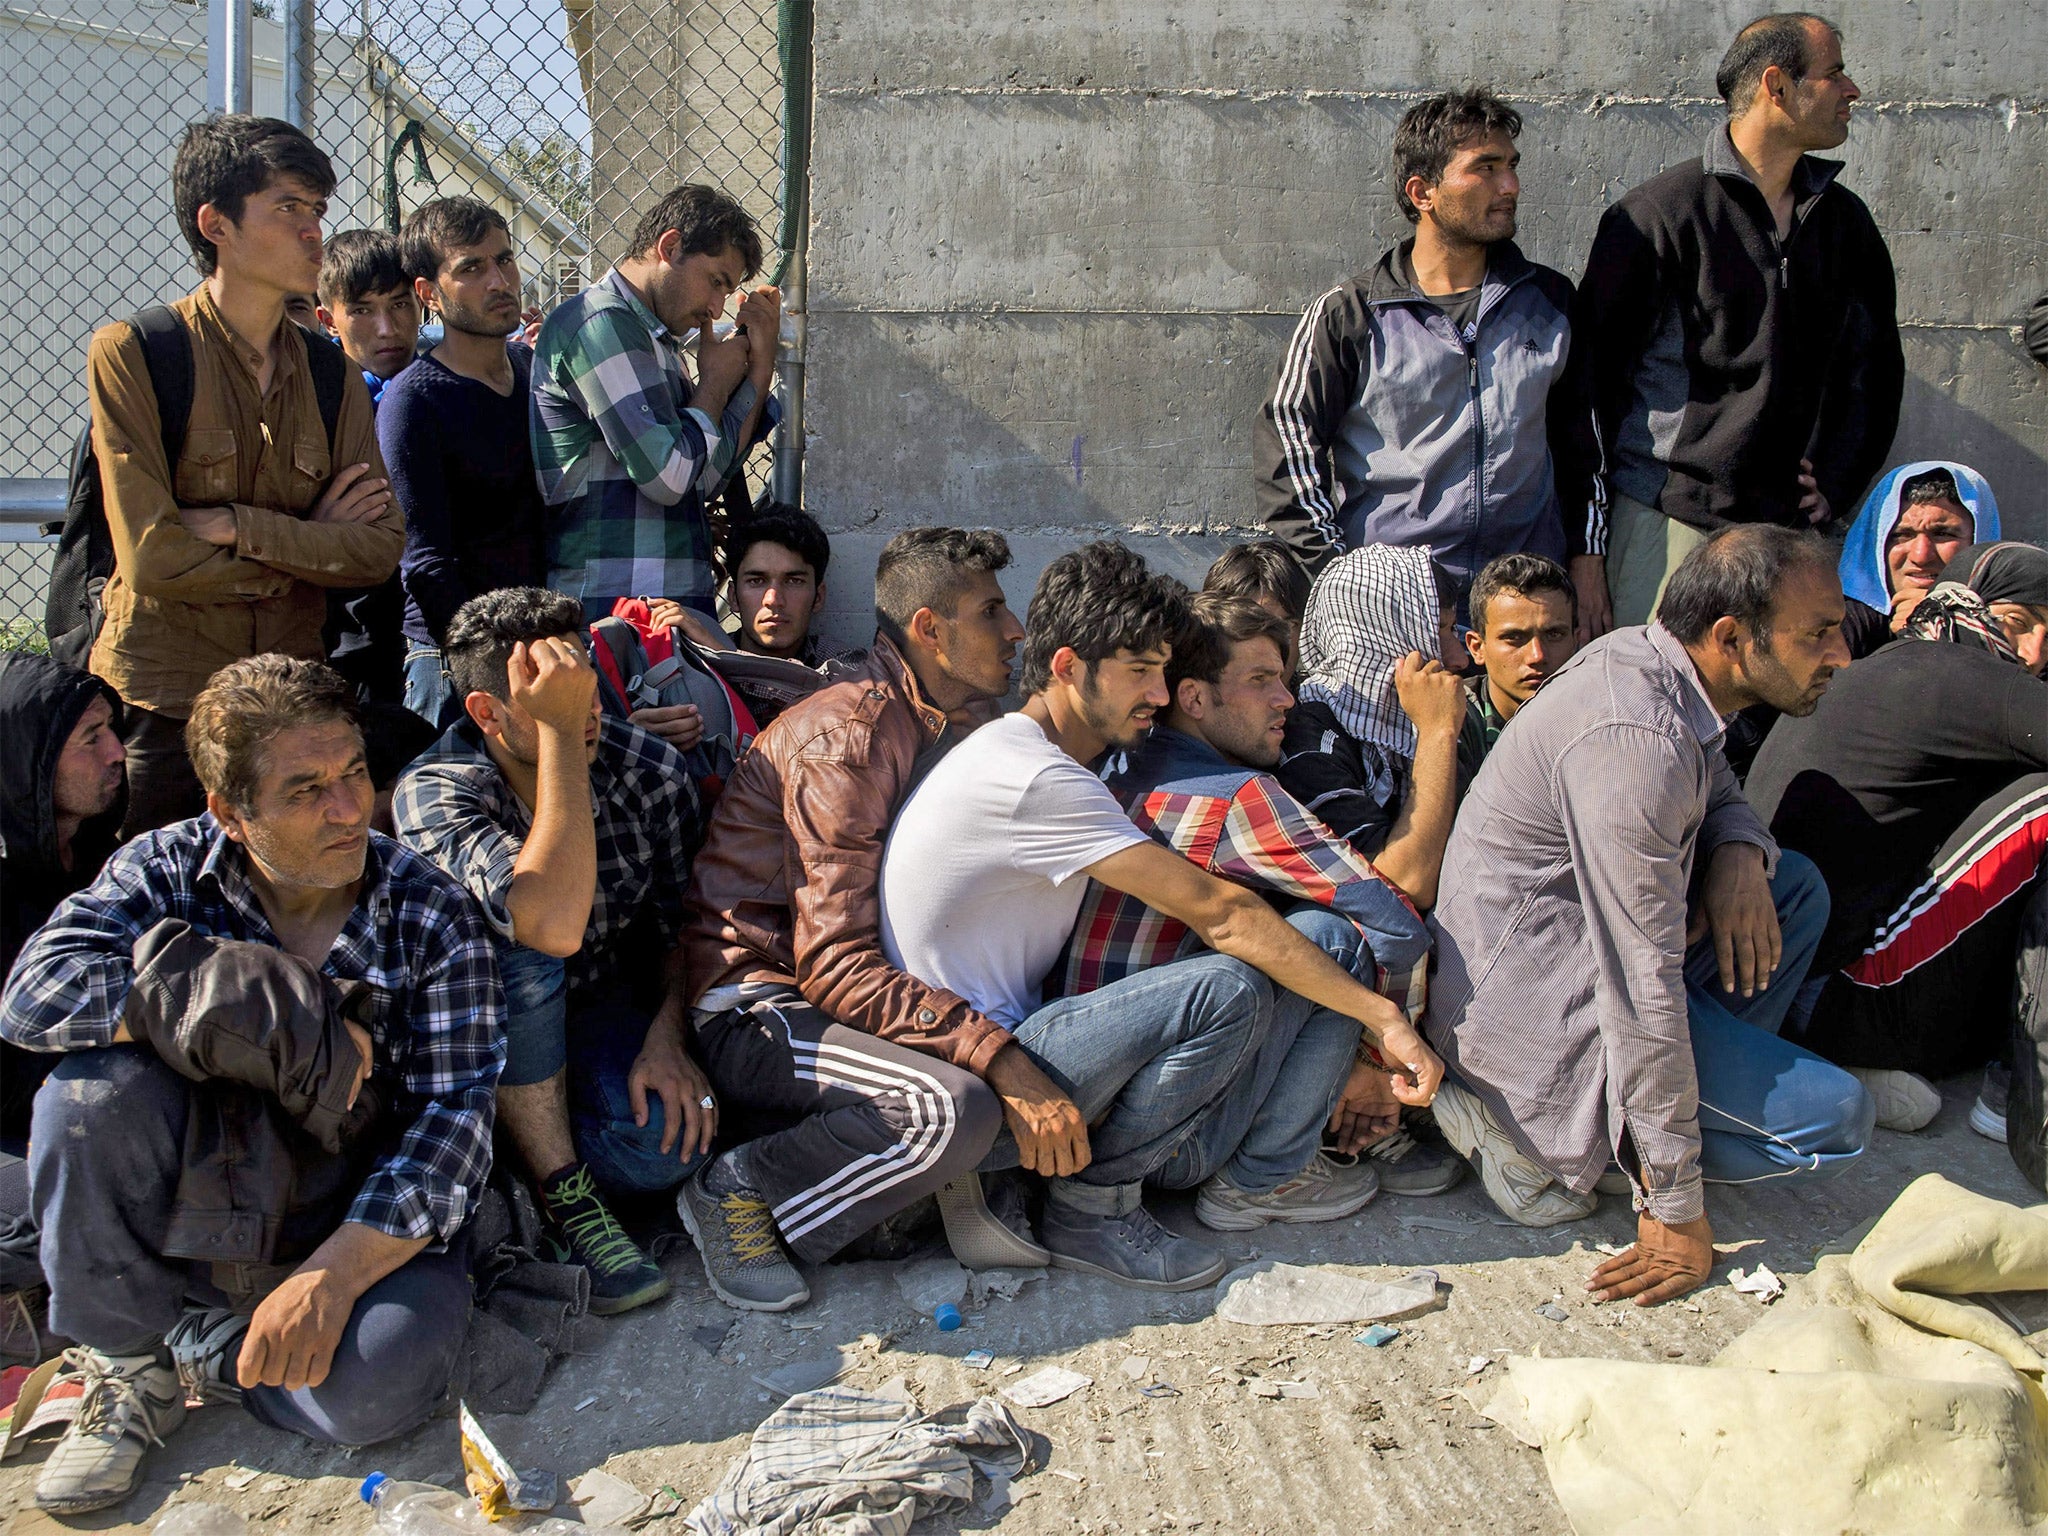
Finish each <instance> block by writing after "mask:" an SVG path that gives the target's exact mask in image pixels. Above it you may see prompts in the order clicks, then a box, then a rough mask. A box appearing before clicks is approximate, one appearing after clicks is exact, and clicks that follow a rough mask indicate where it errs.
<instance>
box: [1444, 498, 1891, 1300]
mask: <svg viewBox="0 0 2048 1536" xmlns="http://www.w3.org/2000/svg"><path fill="white" fill-rule="evenodd" d="M1841 626H1842V589H1841V586H1840V585H1839V583H1838V582H1837V581H1836V579H1835V572H1834V557H1833V554H1832V552H1831V550H1830V549H1829V547H1828V546H1827V545H1826V544H1825V543H1823V542H1822V541H1821V540H1820V539H1819V538H1818V537H1817V536H1815V535H1812V534H1807V533H1795V532H1793V531H1791V530H1789V529H1784V528H1776V527H1771V526H1768V525H1762V524H1751V525H1747V526H1742V527H1735V528H1730V529H1727V530H1725V531H1724V532H1722V533H1720V534H1717V535H1715V536H1714V537H1713V538H1711V539H1709V540H1707V541H1706V542H1705V543H1703V544H1701V545H1700V546H1698V547H1697V548H1696V549H1694V551H1693V552H1692V553H1691V554H1689V555H1688V556H1686V558H1685V560H1684V561H1683V562H1682V563H1681V564H1680V566H1679V568H1678V570H1677V571H1676V572H1674V573H1673V574H1672V577H1671V580H1670V582H1669V583H1668V584H1667V585H1666V587H1665V590H1664V597H1663V605H1662V608H1661V610H1660V616H1659V619H1658V622H1656V623H1655V624H1652V625H1650V626H1648V627H1647V628H1641V627H1630V628H1626V629H1620V630H1616V631H1614V632H1612V633H1611V634H1609V635H1607V636H1605V637H1603V638H1601V639H1599V640H1596V641H1594V642H1593V643H1592V644H1590V645H1589V646H1587V647H1586V649H1584V650H1583V651H1581V652H1579V654H1578V655H1577V656H1574V657H1573V658H1572V660H1571V662H1570V663H1569V664H1568V665H1566V666H1565V667H1564V669H1563V670H1562V671H1560V672H1559V673H1558V674H1557V676H1555V677H1553V678H1552V679H1551V680H1550V681H1549V682H1547V683H1545V684H1544V685H1543V689H1542V691H1541V692H1540V693H1538V694H1537V696H1536V698H1535V699H1534V700H1533V701H1532V702H1531V703H1530V704H1529V705H1528V706H1527V707H1526V708H1524V709H1523V710H1522V711H1521V714H1520V716H1519V718H1518V719H1517V721H1516V724H1515V728H1514V730H1512V731H1510V732H1507V733H1506V734H1504V735H1503V736H1502V737H1501V739H1500V741H1499V743H1498V744H1497V745H1496V746H1495V748H1494V750H1493V755H1492V756H1491V757H1489V758H1488V759H1487V762H1486V768H1485V771H1484V772H1482V773H1481V774H1480V775H1479V781H1478V782H1477V783H1476V784H1475V785H1473V787H1472V792H1471V794H1470V795H1468V796H1467V797H1466V800H1465V804H1464V806H1463V808H1462V809H1461V810H1460V812H1459V814H1458V826H1457V830H1456V831H1455V832H1453V833H1452V834H1451V846H1450V851H1449V853H1448V854H1447V855H1446V857H1445V859H1444V878H1443V892H1442V899H1441V900H1440V901H1439V902H1438V904H1437V909H1436V913H1435V915H1434V916H1433V918H1432V919H1431V924H1430V926H1431V927H1432V928H1433V929H1434V930H1435V932H1436V940H1437V971H1436V976H1435V978H1434V980H1433V982H1432V985H1431V992H1430V1004H1429V1012H1428V1016H1427V1018H1426V1020H1425V1024H1426V1027H1427V1029H1428V1032H1429V1038H1430V1041H1431V1042H1432V1043H1433V1044H1434V1045H1436V1047H1437V1048H1438V1049H1439V1050H1441V1051H1442V1052H1443V1053H1444V1059H1445V1061H1446V1063H1447V1064H1448V1067H1449V1072H1450V1074H1451V1075H1450V1076H1447V1077H1446V1079H1445V1082H1444V1086H1443V1091H1442V1092H1441V1093H1440V1094H1439V1095H1438V1096H1437V1102H1436V1122H1437V1125H1438V1127H1439V1128H1440V1129H1441V1130H1442V1131H1443V1133H1444V1135H1445V1137H1446V1138H1447V1139H1448V1140H1449V1141H1450V1143H1451V1145H1452V1146H1454V1147H1456V1148H1457V1149H1458V1150H1459V1151H1460V1152H1462V1153H1464V1154H1465V1156H1466V1157H1467V1158H1469V1159H1471V1160H1472V1161H1473V1162H1474V1163H1475V1164H1476V1166H1477V1167H1478V1169H1479V1173H1480V1176H1481V1179H1482V1181H1483V1182H1484V1184H1485V1186H1486V1192H1487V1194H1488V1195H1489V1196H1491V1197H1492V1199H1493V1202H1494V1204H1496V1205H1497V1206H1499V1207H1500V1209H1501V1210H1502V1211H1503V1212H1504V1213H1506V1214H1507V1215H1509V1216H1511V1217H1513V1218H1514V1219H1515V1220H1516V1221H1519V1222H1522V1223H1524V1224H1525V1225H1528V1226H1550V1225H1554V1224H1556V1223H1558V1222H1563V1221H1571V1220H1575V1219H1577V1218H1578V1217H1581V1216H1584V1215H1586V1214H1588V1213H1589V1212H1590V1211H1591V1210H1592V1209H1593V1205H1594V1188H1595V1185H1596V1184H1597V1183H1599V1182H1600V1181H1601V1180H1602V1178H1603V1176H1604V1175H1605V1174H1606V1172H1607V1170H1608V1168H1609V1167H1610V1165H1611V1164H1615V1163H1618V1164H1619V1165H1620V1168H1621V1170H1622V1174H1625V1175H1626V1178H1627V1180H1628V1183H1629V1185H1630V1186H1631V1187H1632V1188H1633V1189H1634V1191H1635V1194H1636V1205H1637V1209H1638V1211H1639V1213H1640V1214H1639V1216H1638V1218H1637V1237H1636V1243H1635V1246H1634V1247H1632V1248H1631V1249H1629V1250H1628V1252H1626V1253H1624V1254H1621V1255H1619V1256H1617V1257H1615V1258H1613V1259H1610V1260H1608V1261H1607V1262H1606V1263H1604V1264H1602V1265H1601V1266H1600V1267H1599V1268H1598V1269H1597V1270H1595V1271H1594V1273H1593V1278H1592V1280H1591V1282H1590V1284H1589V1286H1588V1289H1590V1290H1593V1291H1595V1292H1596V1294H1597V1297H1598V1299H1599V1300H1602V1301H1609V1300H1613V1299H1615V1298H1617V1297H1622V1296H1633V1297H1635V1298H1636V1300H1637V1301H1638V1302H1639V1303H1641V1304H1644V1305H1647V1304H1649V1303H1651V1302H1656V1301H1663V1300H1665V1299H1667V1298H1669V1297H1672V1296H1677V1295H1680V1294H1682V1293H1684V1292H1686V1291H1689V1290H1691V1289H1692V1288H1693V1287H1695V1286H1697V1285H1699V1284H1700V1283H1701V1282H1702V1281H1703V1280H1705V1279H1706V1277H1707V1273H1708V1271H1709V1270H1710V1269H1711V1268H1712V1267H1713V1262H1714V1247H1713V1232H1712V1229H1711V1227H1710V1226H1709V1224H1708V1221H1707V1214H1706V1205H1705V1200H1704V1196H1703V1192H1702V1188H1701V1184H1702V1180H1708V1179H1710V1180H1713V1181H1715V1182H1717V1183H1731V1184H1741V1183H1752V1182H1760V1181H1764V1180H1773V1181H1776V1180H1783V1179H1787V1178H1792V1177H1796V1176H1805V1175H1819V1174H1828V1173H1834V1172H1837V1171H1839V1170H1840V1169H1841V1168H1842V1167H1843V1166H1844V1165H1845V1164H1847V1163H1848V1162H1849V1161H1850V1160H1851V1159H1853V1158H1855V1157H1856V1156H1857V1155H1858V1154H1859V1153H1861V1152H1862V1150H1863V1147H1864V1144H1865V1141H1866V1140H1867V1138H1868V1136H1869V1132H1870V1121H1871V1112H1872V1111H1871V1104H1870V1098H1869V1096H1868V1095H1867V1094H1866V1093H1864V1091H1863V1089H1862V1086H1861V1085H1860V1084H1858V1083H1857V1081H1856V1080H1855V1079H1854V1078H1852V1077H1851V1076H1849V1074H1848V1073H1846V1072H1844V1071H1842V1070H1841V1069H1840V1068H1839V1067H1834V1066H1830V1065H1829V1064H1828V1063H1827V1062H1825V1061H1823V1060H1821V1059H1820V1058H1819V1057H1818V1056H1815V1055H1813V1054H1812V1053H1811V1052H1809V1051H1803V1050H1801V1049H1800V1048H1799V1047H1797V1046H1795V1045H1792V1044H1789V1043H1787V1042H1786V1041H1784V1040H1781V1039H1780V1038H1779V1037H1778V1030H1779V1028H1780V1026H1781V1025H1782V1024H1783V1023H1784V1021H1785V1015H1786V1010H1787V1009H1788V1008H1790V1006H1791V1004H1792V998H1793V994H1794V993H1796V992H1797V991H1798V989H1799V984H1800V982H1801V981H1802V980H1803V979H1804V978H1805V975H1806V967H1807V963H1808V961H1809V960H1811V959H1812V957H1813V952H1814V946H1815V945H1816V944H1818V943H1819V941H1820V935H1821V930H1822V928H1823V927H1824V926H1825V925H1826V923H1827V911H1828V895H1827V887H1826V886H1825V885H1823V884H1822V883H1821V879H1820V876H1819V874H1818V872H1816V871H1815V869H1814V867H1813V865H1812V864H1810V863H1809V862H1807V861H1806V860H1805V859H1803V858H1801V857H1800V856H1799V855H1798V854H1796V853H1787V854H1782V855H1781V854H1780V853H1779V852H1778V848H1777V845H1776V844H1775V843H1773V842H1772V841H1771V837H1770V834H1769V833H1767V832H1766V831H1765V830H1764V828H1763V824H1762V823H1761V822H1760V821H1759V820H1758V819H1757V817H1756V814H1755V813H1754V812H1753V811H1751V810H1750V808H1749V806H1748V804H1747V803H1746V802H1745V801H1744V800H1743V798H1742V793H1741V791H1740V790H1739V789H1738V788H1737V787H1736V784H1735V779H1734V775H1733V774H1732V773H1731V772H1730V771H1729V768H1728V765H1727V763H1726V762H1725V761H1723V760H1722V758H1721V754H1720V752H1719V750H1718V746H1717V743H1718V741H1719V739H1720V735H1721V729H1722V721H1723V720H1724V718H1725V717H1726V716H1728V715H1731V714H1733V713H1734V712H1735V711H1736V710H1738V709H1742V708H1744V707H1746V706H1748V705H1750V704H1754V703H1758V702H1763V703H1768V704H1770V705H1772V706H1774V707H1775V708H1777V709H1780V710H1783V711H1784V712H1785V713H1786V714H1790V715H1804V714H1810V713H1812V711H1813V707H1814V705H1815V704H1816V703H1817V702H1819V700H1820V696H1821V694H1822V692H1823V691H1824V690H1825V689H1826V688H1827V686H1828V680H1829V678H1830V677H1831V676H1832V675H1833V673H1834V671H1835V669H1836V668H1837V667H1840V666H1842V665H1844V664H1845V663H1846V662H1847V660H1848V648H1847V647H1846V646H1845V645H1844V644H1843V642H1842V635H1841ZM1696 860H1698V864H1697V867H1696V863H1695V861H1696ZM1696 876H1697V878H1695V877H1696ZM1617 1177H1619V1175H1617Z"/></svg>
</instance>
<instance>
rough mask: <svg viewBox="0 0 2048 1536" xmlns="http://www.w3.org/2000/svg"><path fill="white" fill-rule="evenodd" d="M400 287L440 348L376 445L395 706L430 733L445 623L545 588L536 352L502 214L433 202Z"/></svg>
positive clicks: (445, 708) (393, 402) (450, 702)
mask: <svg viewBox="0 0 2048 1536" xmlns="http://www.w3.org/2000/svg"><path fill="white" fill-rule="evenodd" d="M402 254H403V257H404V261H405V271H406V275H407V276H408V277H409V278H410V279H411V281H412V284H413V287H414V290H415V292H416V294H417V297H418V299H419V302H420V304H421V306H422V307H423V308H427V309H431V310H432V311H433V312H434V313H435V314H437V315H439V316H440V317H441V328H442V337H441V341H440V344H439V345H438V346H436V347H435V348H434V350H433V351H431V352H429V353H428V354H427V355H426V356H424V357H422V358H421V359H419V361H418V362H416V363H414V364H413V366H412V367H410V368H408V369H407V370H406V371H405V374H404V376H403V377H402V378H400V379H397V380H395V381H394V382H393V383H392V386H391V390H390V393H389V395H388V396H387V397H386V399H385V402H384V405H383V408H382V409H381V410H380V411H379V412H378V414H377V442H378V445H379V446H380V447H381V448H382V449H383V451H384V462H385V464H386V465H387V466H389V468H390V470H391V488H392V490H393V492H394V493H395V494H396V495H397V497H398V505H399V507H400V508H401V510H403V511H404V513H405V554H404V555H403V557H401V558H400V560H399V562H398V574H399V578H400V580H401V581H402V582H403V584H404V587H405V605H404V606H405V615H404V624H403V628H404V633H405V707H406V708H407V709H410V710H411V711H412V712H413V713H414V714H416V715H418V716H419V717H420V718H421V719H423V720H429V721H432V722H433V723H434V724H435V725H436V726H446V725H452V724H453V723H454V720H455V717H456V716H458V715H460V714H461V712H462V706H461V701H460V700H458V699H457V698H455V696H454V690H453V689H452V688H451V687H450V686H449V683H448V674H447V672H446V670H445V668H444V666H443V664H442V655H441V642H442V640H443V639H444V638H445V636H446V635H447V632H448V625H449V623H450V621H451V620H453V619H454V617H455V613H456V610H457V609H459V608H461V606H462V605H463V604H464V603H466V602H468V601H469V599H471V598H472V597H476V596H479V595H481V594H482V593H485V592H494V591H497V590H498V589H500V588H503V587H538V586H544V585H546V583H547V569H548V564H547V529H546V526H545V525H546V521H547V509H546V508H545V507H543V506H542V505H541V499H540V487H539V485H538V484H537V483H536V482H535V480H534V477H533V454H532V445H531V439H530V437H529V435H528V420H527V418H528V413H529V410H530V407H531V405H532V403H533V352H532V349H531V348H529V347H528V346H527V345H526V344H525V343H524V342H522V341H516V340H512V339H511V338H512V337H513V336H514V335H515V333H516V332H517V331H518V330H519V326H520V321H519V263H518V259H517V257H516V256H515V255H514V254H513V251H512V234H511V231H510V229H509V228H508V227H507V226H506V223H505V218H504V215H502V214H500V213H499V212H498V211H497V210H496V209H495V208H492V207H491V206H490V205H489V204H488V203H481V202H478V201H477V200H476V199H475V198H473V197H444V198H439V199H436V200H435V201H434V202H431V203H428V204H426V205H425V206H423V207H421V208H420V209H419V210H418V211H417V212H415V213H414V214H413V216H412V217H411V218H410V219H408V220H407V221H406V225H405V234H404V237H403V244H402Z"/></svg>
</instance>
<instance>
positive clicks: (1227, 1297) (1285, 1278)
mask: <svg viewBox="0 0 2048 1536" xmlns="http://www.w3.org/2000/svg"><path fill="white" fill-rule="evenodd" d="M1222 1291H1223V1295H1222V1299H1221V1300H1220V1301H1219V1302H1217V1304H1216V1315H1217V1316H1218V1317H1220V1318H1222V1319H1223V1320H1224V1321H1225V1322H1226V1323H1249V1324H1253V1325H1255V1326H1262V1327H1271V1326H1274V1325H1277V1324H1286V1323H1363V1322H1371V1321H1373V1320H1375V1319H1386V1318H1399V1317H1413V1316H1415V1315H1416V1314H1417V1313H1419V1312H1428V1311H1431V1310H1433V1309H1435V1308H1437V1307H1440V1306H1442V1305H1443V1304H1444V1297H1443V1293H1442V1291H1441V1290H1440V1289H1439V1287H1438V1284H1437V1276H1436V1271H1435V1270H1433V1269H1419V1270H1416V1271H1415V1272H1414V1273H1413V1274H1410V1275H1406V1276H1403V1277H1402V1278H1401V1279H1399V1280H1394V1281H1387V1280H1368V1279H1366V1278H1365V1277H1364V1276H1363V1275H1356V1274H1352V1273H1350V1272H1349V1271H1347V1270H1342V1269H1337V1268H1334V1267H1332V1266H1329V1265H1317V1266H1314V1267H1312V1268H1311V1267H1305V1266H1302V1265H1299V1264H1282V1263H1279V1262H1277V1261H1275V1260H1272V1259H1261V1260H1259V1261H1258V1262H1257V1263H1255V1264H1247V1265H1244V1266H1243V1267H1242V1268H1239V1269H1236V1270H1233V1271H1232V1272H1231V1273H1230V1274H1228V1275H1225V1276H1224V1277H1223V1284H1222Z"/></svg>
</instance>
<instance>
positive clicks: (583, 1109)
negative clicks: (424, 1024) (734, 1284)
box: [497, 940, 704, 1193]
mask: <svg viewBox="0 0 2048 1536" xmlns="http://www.w3.org/2000/svg"><path fill="white" fill-rule="evenodd" d="M497 950H498V975H499V977H500V978H501V979H502V980H503V982H504V984H505V1046H506V1049H505V1071H504V1074H503V1076H502V1077H500V1079H499V1081H500V1082H501V1083H503V1084H505V1085H506V1086H509V1087H514V1088H517V1087H521V1086H523V1085H526V1084H530V1083H543V1082H546V1081H547V1080H548V1079H549V1078H551V1077H553V1076H554V1075H555V1074H556V1073H557V1072H561V1071H563V1070H565V1069H566V1070H567V1071H568V1074H569V1134H570V1139H571V1140H572V1141H573V1142H574V1144H575V1147H576V1155H577V1156H578V1157H579V1158H581V1159H582V1160H583V1161H584V1162H585V1163H587V1164H589V1165H590V1171H591V1173H592V1174H593V1175H594V1176H595V1177H596V1179H597V1182H598V1185H599V1187H600V1188H602V1189H604V1190H606V1191H607V1192H620V1193H623V1192H631V1191H650V1190H664V1189H673V1188H675V1187H676V1186H677V1185H678V1184H680V1183H682V1182H683V1180H684V1179H686V1178H688V1177H689V1176H690V1175H691V1174H692V1173H695V1172H696V1171H697V1168H698V1166H699V1165H700V1164H701V1163H702V1162H703V1161H704V1158H703V1157H702V1155H701V1154H695V1153H693V1154H691V1155H690V1156H689V1157H688V1158H685V1157H684V1156H683V1155H682V1154H681V1152H680V1150H679V1148H680V1145H681V1141H682V1131H681V1129H680V1127H678V1129H677V1132H676V1145H674V1146H671V1147H670V1148H669V1150H668V1151H666V1152H663V1151H662V1150H661V1137H662V1131H663V1128H664V1127H665V1126H666V1125H667V1123H668V1116H669V1106H668V1105H667V1104H665V1103H663V1102H662V1099H661V1095H660V1094H658V1093H654V1092H652V1091H650V1092H649V1093H648V1095H647V1123H646V1124H645V1125H635V1124H634V1123H633V1101H632V1098H631V1096H630V1095H629V1094H628V1092H627V1088H626V1082H627V1078H628V1077H629V1076H630V1075H631V1074H632V1070H633V1062H634V1059H635V1058H636V1057H638V1056H639V1054H640V1047H641V1046H642V1045H643V1044H644V1043H645V1042H646V1039H647V1026H648V1023H649V1018H648V1015H647V1014H646V1012H645V1011H644V1010H642V1009H640V1008H637V1007H635V1006H634V1005H633V1004H632V1003H631V1002H630V1001H629V1000H628V999H627V998H626V997H625V996H623V995H622V994H616V993H607V992H603V991H599V992H598V993H597V994H596V995H594V996H591V997H587V998H580V999H578V1000H577V1002H576V1005H575V1008H574V1015H575V1017H574V1020H573V1027H572V1021H571V1018H570V1014H571V1008H570V1004H569V995H568V984H567V978H566V974H565V971H564V968H563V964H562V962H561V961H560V960H558V959H556V958H555V957H554V956H553V955H544V954H542V953H541V952H540V951H539V950H537V949H528V948H527V947H526V946H525V945H523V944H511V943H506V942H504V941H502V940H501V941H499V943H498V946H497ZM678 1118H679V1119H680V1106H678ZM534 1171H535V1172H536V1173H541V1174H546V1173H551V1172H553V1171H554V1170H552V1169H546V1168H542V1169H535V1170H534Z"/></svg>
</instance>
